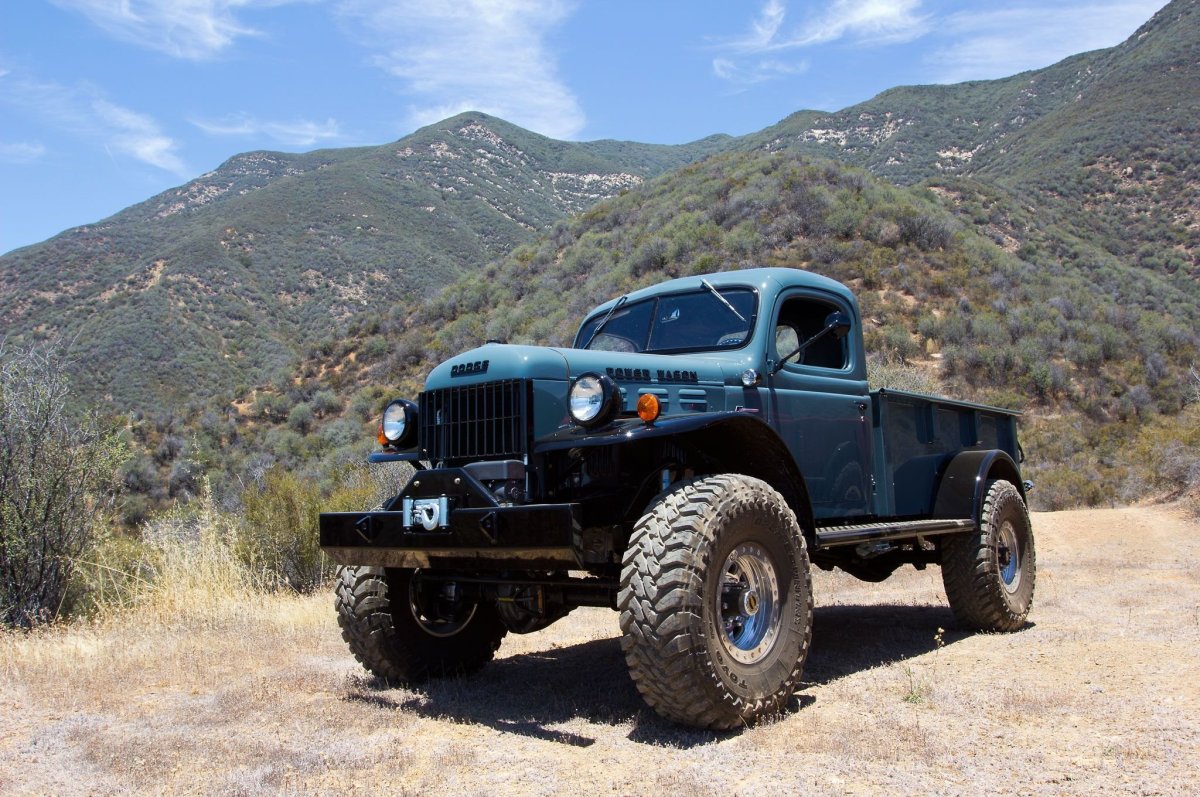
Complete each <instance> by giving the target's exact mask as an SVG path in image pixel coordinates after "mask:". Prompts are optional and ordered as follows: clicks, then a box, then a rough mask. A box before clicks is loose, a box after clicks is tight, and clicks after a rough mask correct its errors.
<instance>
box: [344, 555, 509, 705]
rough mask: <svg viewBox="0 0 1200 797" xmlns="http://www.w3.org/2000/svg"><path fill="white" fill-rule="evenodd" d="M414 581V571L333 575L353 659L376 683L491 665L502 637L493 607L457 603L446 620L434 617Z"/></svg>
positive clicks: (367, 570)
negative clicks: (376, 679) (336, 576)
mask: <svg viewBox="0 0 1200 797" xmlns="http://www.w3.org/2000/svg"><path fill="white" fill-rule="evenodd" d="M418 583H419V581H418V576H417V571H415V570H402V569H398V568H382V567H342V568H340V569H339V570H338V580H337V586H336V588H335V596H336V599H335V605H336V607H337V615H338V625H339V626H341V628H342V639H344V640H346V644H347V645H349V646H350V652H352V653H353V654H354V657H355V658H356V659H358V661H359V662H360V663H361V664H362V665H363V666H364V667H366V668H367V669H368V670H370V671H371V672H372V673H374V674H375V675H377V676H379V677H380V678H384V679H386V680H389V681H397V682H400V683H410V684H411V683H420V682H421V681H424V680H426V679H428V678H431V677H438V676H443V675H462V674H466V673H470V672H474V671H475V670H478V669H479V668H480V667H482V666H483V665H485V664H487V663H488V662H489V661H491V660H492V657H493V656H494V655H495V653H496V650H497V648H499V647H500V641H501V640H502V639H503V638H504V635H505V634H506V633H507V629H506V628H505V627H504V624H503V623H502V622H501V621H500V617H499V615H498V614H497V612H496V607H495V605H494V604H491V603H487V602H478V603H475V602H469V601H461V602H460V605H458V606H457V607H456V611H455V612H454V614H453V616H445V615H441V616H439V615H438V614H437V613H436V612H435V611H434V609H433V608H432V607H431V604H430V602H429V600H428V598H426V597H425V596H424V595H423V593H422V592H421V591H420V590H418V589H417V585H418ZM422 607H424V608H422Z"/></svg>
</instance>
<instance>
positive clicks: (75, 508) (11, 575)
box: [0, 343, 124, 628]
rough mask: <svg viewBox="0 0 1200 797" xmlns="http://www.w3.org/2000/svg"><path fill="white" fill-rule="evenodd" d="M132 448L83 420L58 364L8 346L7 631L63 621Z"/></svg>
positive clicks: (3, 605)
mask: <svg viewBox="0 0 1200 797" xmlns="http://www.w3.org/2000/svg"><path fill="white" fill-rule="evenodd" d="M123 459H124V448H123V446H122V445H121V444H120V443H119V441H118V440H117V438H116V437H115V435H113V434H109V433H105V432H104V431H103V429H102V428H101V426H100V424H99V423H98V422H97V421H96V420H95V419H94V418H88V417H85V416H83V415H82V414H80V413H78V412H76V408H75V407H74V402H73V400H72V397H71V394H70V389H69V385H68V384H67V377H66V374H65V373H64V371H63V368H62V365H61V364H60V362H59V359H58V354H57V352H56V351H55V350H53V349H50V348H36V347H35V348H29V349H18V350H13V349H6V348H5V347H4V345H3V343H0V625H11V626H18V627H23V628H28V627H30V626H32V625H35V624H37V623H39V622H45V621H49V620H53V619H54V618H56V617H57V616H58V615H59V614H60V612H61V611H62V610H63V608H64V605H65V602H66V600H67V598H68V585H69V583H70V580H71V574H72V570H73V568H74V566H75V561H76V560H77V559H78V558H79V557H80V556H81V555H82V554H83V553H84V552H85V551H87V550H88V549H89V548H90V547H91V546H92V544H93V542H94V538H95V535H96V533H97V530H98V529H99V528H100V527H101V525H102V523H103V518H104V512H103V509H104V508H105V507H106V506H107V505H108V501H109V499H110V498H111V496H112V495H113V492H114V490H115V474H116V472H117V469H118V468H119V467H120V464H121V461H122V460H123Z"/></svg>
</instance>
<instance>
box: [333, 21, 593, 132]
mask: <svg viewBox="0 0 1200 797" xmlns="http://www.w3.org/2000/svg"><path fill="white" fill-rule="evenodd" d="M573 7H574V4H573V3H572V2H569V1H568V0H549V1H548V2H547V1H545V0H542V1H539V0H343V2H342V3H341V4H340V6H339V11H340V15H341V18H342V19H343V20H344V21H345V22H346V24H347V25H348V26H349V27H350V29H351V30H352V31H353V35H354V36H355V37H356V38H357V39H359V40H360V41H361V42H362V43H364V44H365V45H366V46H367V47H369V48H370V49H373V50H375V51H376V52H377V53H378V55H377V56H376V58H375V63H376V64H378V65H379V66H380V67H381V68H382V69H384V70H386V71H387V72H388V73H390V74H392V75H394V76H395V77H397V78H399V79H400V80H401V81H402V82H403V84H404V88H405V92H406V93H408V94H412V95H416V96H417V98H418V99H417V101H416V102H415V103H413V104H412V105H411V107H410V108H409V112H410V120H409V121H410V122H412V123H415V124H427V123H431V122H434V121H438V120H440V119H444V118H446V117H447V116H452V115H454V114H455V113H458V112H460V111H465V110H475V111H483V112H485V113H489V114H492V115H494V116H499V117H501V118H503V119H506V120H508V121H510V122H513V123H515V124H518V125H521V126H522V127H526V128H529V129H531V130H535V131H537V132H539V133H542V134H544V135H547V136H552V137H554V138H571V137H572V136H574V135H576V134H577V133H578V132H579V131H580V130H581V129H582V128H583V125H584V114H583V111H582V109H581V108H580V107H579V102H578V101H577V100H576V98H575V95H574V94H573V93H572V92H571V90H570V89H569V88H568V87H567V86H566V85H565V84H564V83H563V81H562V80H561V78H560V77H559V76H558V70H557V64H556V62H555V59H554V57H553V54H552V52H551V50H550V48H549V47H548V45H547V41H546V40H547V37H548V36H549V35H550V33H551V31H552V30H553V29H554V28H555V27H556V26H557V25H558V24H559V23H560V22H562V21H563V20H564V19H566V17H567V16H568V15H569V14H570V13H571V11H572V10H573Z"/></svg>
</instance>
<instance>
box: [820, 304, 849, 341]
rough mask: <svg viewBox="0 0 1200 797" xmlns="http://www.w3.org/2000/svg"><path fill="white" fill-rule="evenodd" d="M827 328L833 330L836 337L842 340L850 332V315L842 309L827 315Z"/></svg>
mask: <svg viewBox="0 0 1200 797" xmlns="http://www.w3.org/2000/svg"><path fill="white" fill-rule="evenodd" d="M825 329H826V330H827V331H829V332H832V333H833V336H834V337H835V338H837V339H838V340H841V339H842V338H844V337H846V334H847V333H848V332H850V316H848V315H846V314H845V313H843V312H842V311H841V310H835V311H834V312H832V313H830V314H829V315H827V316H825Z"/></svg>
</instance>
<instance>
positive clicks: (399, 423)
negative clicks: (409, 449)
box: [379, 399, 417, 446]
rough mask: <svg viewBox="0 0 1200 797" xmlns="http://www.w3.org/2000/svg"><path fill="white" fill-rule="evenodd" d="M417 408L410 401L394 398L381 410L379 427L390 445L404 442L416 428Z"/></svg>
mask: <svg viewBox="0 0 1200 797" xmlns="http://www.w3.org/2000/svg"><path fill="white" fill-rule="evenodd" d="M416 421H417V408H416V405H414V404H413V403H412V402H411V401H405V400H404V399H396V400H395V401H393V402H391V403H390V404H388V405H387V407H385V408H384V410H383V420H382V421H381V422H380V424H379V427H380V430H381V431H382V432H383V437H384V438H385V439H386V440H387V441H388V443H389V444H390V445H393V446H399V445H403V444H404V443H406V442H407V441H408V440H409V439H410V438H411V437H412V434H413V432H414V430H415V429H416Z"/></svg>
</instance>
